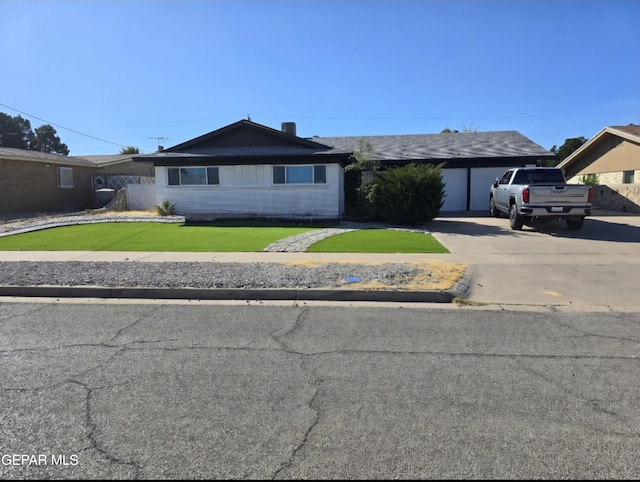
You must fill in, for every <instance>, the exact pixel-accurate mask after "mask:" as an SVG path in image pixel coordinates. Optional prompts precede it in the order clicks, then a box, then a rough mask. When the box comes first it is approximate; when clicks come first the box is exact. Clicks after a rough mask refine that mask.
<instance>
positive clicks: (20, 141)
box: [0, 112, 33, 149]
mask: <svg viewBox="0 0 640 482" xmlns="http://www.w3.org/2000/svg"><path fill="white" fill-rule="evenodd" d="M32 139H33V132H32V130H31V123H30V122H29V120H28V119H23V118H22V117H20V116H16V117H11V116H10V115H7V114H5V113H4V112H0V146H2V147H13V148H15V149H29V146H30V144H31V141H32Z"/></svg>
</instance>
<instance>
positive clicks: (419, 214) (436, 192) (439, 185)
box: [365, 163, 445, 225]
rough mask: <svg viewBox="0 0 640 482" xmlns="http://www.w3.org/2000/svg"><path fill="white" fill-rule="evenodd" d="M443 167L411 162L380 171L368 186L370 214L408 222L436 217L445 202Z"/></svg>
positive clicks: (422, 221) (395, 221) (375, 216)
mask: <svg viewBox="0 0 640 482" xmlns="http://www.w3.org/2000/svg"><path fill="white" fill-rule="evenodd" d="M442 166H443V164H440V165H438V166H432V165H430V164H416V163H411V164H408V165H406V166H403V167H396V168H392V169H388V170H386V171H381V172H377V173H376V174H375V177H374V180H373V182H372V183H371V184H370V185H368V186H365V188H366V200H367V202H368V203H369V206H368V209H367V211H368V214H369V216H370V217H372V218H375V219H377V220H380V221H385V222H392V223H400V224H408V225H416V224H424V223H427V222H429V221H431V220H432V219H434V218H435V217H436V216H437V215H438V214H439V212H440V208H441V207H442V205H443V203H444V196H445V194H444V187H445V183H444V182H443V180H442Z"/></svg>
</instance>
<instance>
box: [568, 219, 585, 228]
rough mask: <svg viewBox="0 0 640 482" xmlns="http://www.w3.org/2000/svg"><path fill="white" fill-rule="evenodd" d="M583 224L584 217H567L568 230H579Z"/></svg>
mask: <svg viewBox="0 0 640 482" xmlns="http://www.w3.org/2000/svg"><path fill="white" fill-rule="evenodd" d="M583 224H584V218H567V228H569V231H580V230H581V229H582V225H583Z"/></svg>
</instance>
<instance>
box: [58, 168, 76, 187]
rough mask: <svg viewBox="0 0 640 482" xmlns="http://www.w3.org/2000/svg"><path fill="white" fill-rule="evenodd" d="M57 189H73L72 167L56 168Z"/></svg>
mask: <svg viewBox="0 0 640 482" xmlns="http://www.w3.org/2000/svg"><path fill="white" fill-rule="evenodd" d="M58 187H59V188H62V189H71V188H73V168H72V167H59V168H58Z"/></svg>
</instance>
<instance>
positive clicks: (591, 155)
mask: <svg viewBox="0 0 640 482" xmlns="http://www.w3.org/2000/svg"><path fill="white" fill-rule="evenodd" d="M638 169H640V144H636V143H633V142H630V141H628V140H625V139H621V138H619V137H615V136H607V137H606V138H605V139H603V140H602V142H600V143H598V144H597V145H596V146H593V148H592V149H590V150H589V151H588V152H585V153H584V154H583V156H582V157H581V159H580V160H579V161H577V162H575V163H573V165H571V166H569V167H568V169H567V175H568V177H580V176H582V175H584V174H599V173H605V172H622V171H631V170H638Z"/></svg>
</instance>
